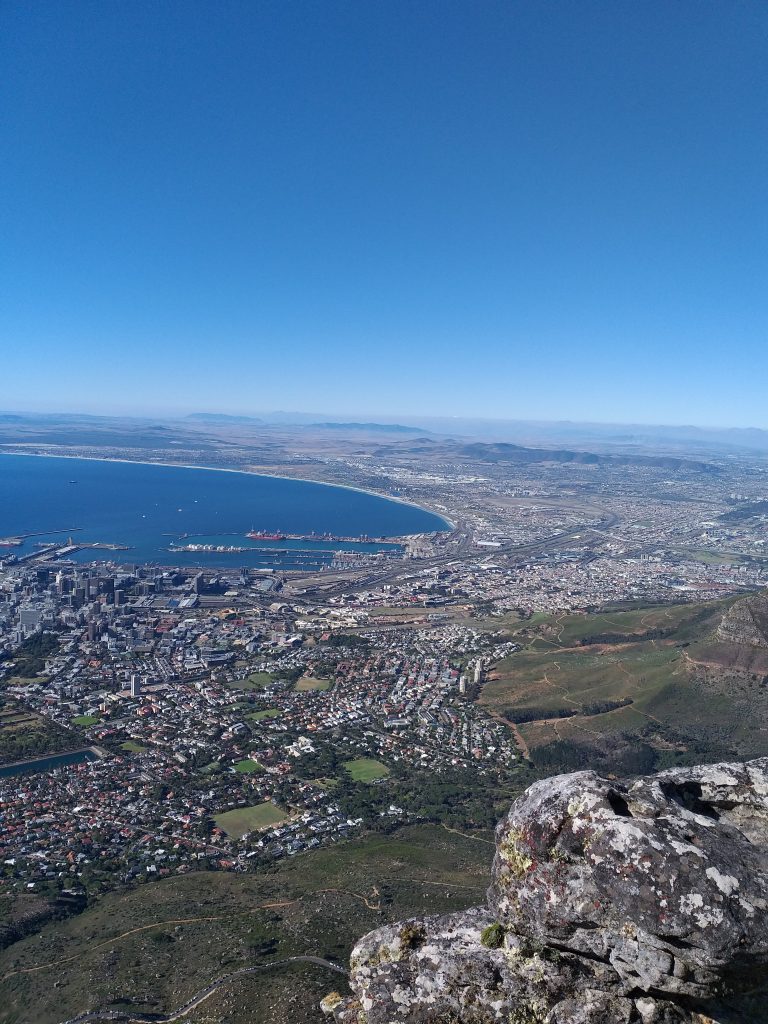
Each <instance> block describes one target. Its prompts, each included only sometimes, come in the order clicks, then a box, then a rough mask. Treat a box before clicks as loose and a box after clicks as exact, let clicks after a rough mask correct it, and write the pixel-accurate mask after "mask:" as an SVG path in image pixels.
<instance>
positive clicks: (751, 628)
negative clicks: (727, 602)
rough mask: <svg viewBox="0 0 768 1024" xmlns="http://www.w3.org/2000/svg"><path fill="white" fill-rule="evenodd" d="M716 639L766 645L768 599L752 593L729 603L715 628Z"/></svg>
mask: <svg viewBox="0 0 768 1024" xmlns="http://www.w3.org/2000/svg"><path fill="white" fill-rule="evenodd" d="M717 638H718V640H721V641H723V642H724V643H728V644H741V645H746V646H747V647H768V599H766V597H765V596H764V594H762V593H761V594H753V595H752V596H750V597H745V598H744V600H743V601H737V602H736V604H733V605H731V607H730V608H729V609H728V611H727V612H726V613H725V615H724V616H723V620H722V622H721V623H720V625H719V627H718V630H717Z"/></svg>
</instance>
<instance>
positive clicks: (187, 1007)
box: [62, 956, 347, 1024]
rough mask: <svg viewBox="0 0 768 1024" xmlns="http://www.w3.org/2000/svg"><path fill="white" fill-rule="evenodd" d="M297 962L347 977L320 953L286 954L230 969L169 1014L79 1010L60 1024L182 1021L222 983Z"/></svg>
mask: <svg viewBox="0 0 768 1024" xmlns="http://www.w3.org/2000/svg"><path fill="white" fill-rule="evenodd" d="M296 963H304V964H313V965H314V966H315V967H323V968H325V969H326V970H328V971H335V973H336V974H341V975H343V976H344V977H345V978H346V977H347V971H345V970H344V968H343V967H340V966H339V965H338V964H335V963H333V962H332V961H331V960H324V959H323V957H321V956H289V957H286V958H285V959H284V960H273V961H272V963H269V964H257V965H256V966H255V967H243V968H242V970H239V971H233V972H232V974H224V975H222V976H221V977H220V978H216V980H215V981H212V982H211V983H210V985H206V986H205V988H201V989H200V991H199V992H196V993H195V995H193V996H192V998H191V999H188V1000H187V1002H186V1003H184V1005H183V1006H180V1007H179V1008H178V1010H173V1011H172V1012H171V1013H131V1012H130V1010H94V1011H93V1012H91V1013H81V1014H79V1015H78V1016H77V1017H70V1018H69V1020H66V1021H62V1024H86V1022H87V1021H98V1020H117V1021H125V1022H131V1021H135V1022H136V1024H172V1022H173V1021H177V1020H181V1018H182V1017H185V1016H186V1015H187V1014H188V1013H189V1012H190V1011H191V1010H195V1009H196V1008H197V1007H198V1006H199V1005H200V1004H201V1003H204V1002H205V1000H206V999H208V998H209V997H210V996H212V995H213V993H214V992H216V991H218V989H220V988H221V987H222V986H223V985H228V984H229V983H230V982H231V981H234V980H235V978H243V977H245V976H246V975H248V974H256V973H258V972H260V971H269V970H272V969H273V968H275V967H284V966H285V965H286V964H296Z"/></svg>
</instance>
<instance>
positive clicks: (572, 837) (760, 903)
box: [329, 758, 768, 1024]
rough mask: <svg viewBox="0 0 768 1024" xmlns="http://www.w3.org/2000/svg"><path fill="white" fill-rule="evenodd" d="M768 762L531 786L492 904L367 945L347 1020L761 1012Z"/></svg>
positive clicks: (596, 1020) (639, 1021) (661, 1018)
mask: <svg viewBox="0 0 768 1024" xmlns="http://www.w3.org/2000/svg"><path fill="white" fill-rule="evenodd" d="M767 911H768V758H761V759H759V760H756V761H751V762H748V763H747V764H718V765H708V766H703V767H697V768H685V769H673V770H670V771H666V772H661V773H660V774H658V775H655V776H651V777H649V778H642V779H638V780H636V781H628V782H623V783H622V782H616V781H609V780H606V779H603V778H600V777H599V776H597V775H596V774H595V773H593V772H578V773H575V774H572V775H563V776H559V777H557V778H552V779H547V780H544V781H542V782H537V783H535V784H534V785H533V786H531V787H530V789H528V790H527V792H526V793H525V794H524V795H523V796H522V797H520V798H519V799H518V800H517V801H516V802H515V803H514V804H513V806H512V808H511V810H510V811H509V814H508V815H507V817H506V818H505V819H504V820H503V821H502V822H501V823H500V824H499V826H498V828H497V832H496V856H495V859H494V863H493V868H492V881H491V887H490V889H489V891H488V902H487V905H486V906H484V907H478V908H475V909H473V910H468V911H464V912H461V913H457V914H451V915H448V916H444V917H432V918H417V919H412V920H409V921H405V922H402V923H400V924H397V925H388V926H386V927H384V928H380V929H378V930H377V931H374V932H371V933H370V934H369V935H366V936H365V937H364V938H363V939H361V940H360V942H358V944H357V946H356V947H355V949H354V950H353V953H352V958H351V986H352V991H353V996H352V997H349V998H346V999H337V1000H334V1001H333V1006H332V1007H329V1011H330V1012H331V1013H332V1014H333V1016H334V1017H335V1020H336V1021H337V1022H338V1024H395V1022H397V1024H417V1022H418V1024H429V1022H433V1024H492V1022H493V1024H496V1022H503V1024H620V1022H626V1024H673V1022H674V1024H683V1022H687V1024H705V1022H708V1021H709V1022H716V1024H736V1022H737V1021H738V1022H761V1021H765V1022H768V1008H767V1004H768V1000H766V997H767V996H768V913H767Z"/></svg>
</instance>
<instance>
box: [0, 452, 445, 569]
mask: <svg viewBox="0 0 768 1024" xmlns="http://www.w3.org/2000/svg"><path fill="white" fill-rule="evenodd" d="M447 529H449V525H448V524H447V523H446V521H445V520H444V519H442V518H441V517H440V516H438V515H435V514H434V513H432V512H429V511H427V510H426V509H422V508H418V507H416V506H414V505H409V504H406V503H404V502H401V501H397V500H392V499H388V498H384V497H380V496H379V495H376V494H370V493H368V492H364V491H357V490H353V489H351V488H344V487H335V486H328V485H325V484H316V483H309V482H306V481H303V480H288V479H283V478H279V477H269V476H259V475H256V474H254V473H241V472H227V471H217V470H213V469H197V468H186V467H180V466H163V465H157V464H152V465H147V464H142V463H135V462H107V461H99V460H92V459H70V458H54V457H38V456H26V455H5V454H3V455H0V537H2V538H9V537H19V536H23V535H29V534H34V535H35V536H26V537H25V538H24V543H23V544H22V545H21V546H18V547H13V548H0V557H2V556H3V555H4V554H11V553H12V554H15V555H17V556H22V555H25V554H28V553H29V552H32V551H34V550H36V548H35V545H36V544H38V543H41V542H44V541H56V542H57V543H60V544H61V545H64V544H65V543H66V541H67V538H68V537H69V536H70V534H71V536H72V539H73V541H74V542H75V543H87V542H100V543H108V544H119V545H125V546H126V547H127V549H128V550H123V551H98V550H87V549H84V550H81V551H78V552H75V553H74V554H73V555H72V556H71V557H72V558H73V559H74V560H75V561H78V562H88V561H93V560H95V559H108V560H110V561H114V562H118V563H122V564H128V565H130V564H157V565H179V566H198V565H199V566H203V567H207V566H211V567H231V566H233V565H235V566H247V567H253V568H273V569H278V570H279V569H292V568H309V569H313V568H317V567H319V566H322V565H327V564H330V561H331V560H332V558H333V555H334V552H335V551H339V550H345V549H346V550H351V551H354V550H358V551H360V550H363V551H369V552H373V551H381V550H386V549H387V547H388V546H389V545H387V544H386V543H375V542H368V543H361V542H357V543H351V542H349V543H345V542H324V543H322V542H319V541H318V542H317V543H314V542H313V543H308V542H307V541H305V540H303V541H297V542H282V543H277V544H275V543H271V542H269V541H262V540H258V541H249V540H247V539H246V537H245V535H246V533H248V532H249V531H254V530H255V531H258V532H263V533H265V534H270V533H279V534H289V535H297V536H301V537H307V536H309V535H312V534H318V535H322V534H331V535H333V536H335V537H345V538H349V537H361V536H367V537H371V538H377V539H379V538H388V537H393V538H396V537H401V536H404V535H406V534H412V533H432V532H436V531H440V530H447ZM198 538H200V539H202V541H203V542H204V543H210V542H212V541H215V542H217V543H224V544H226V545H232V546H237V547H246V548H249V549H252V550H247V551H246V552H237V553H234V552H217V551H216V552H214V551H194V552H184V551H169V550H168V548H173V547H174V545H176V546H179V545H184V544H188V543H189V541H190V540H192V539H194V540H197V539H198ZM307 548H309V552H307V551H306V550H305V549H307Z"/></svg>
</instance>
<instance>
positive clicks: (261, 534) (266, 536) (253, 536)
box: [245, 530, 285, 540]
mask: <svg viewBox="0 0 768 1024" xmlns="http://www.w3.org/2000/svg"><path fill="white" fill-rule="evenodd" d="M245 536H246V537H247V538H248V540H285V534H284V533H269V532H268V531H267V530H251V532H250V533H246V535H245Z"/></svg>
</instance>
